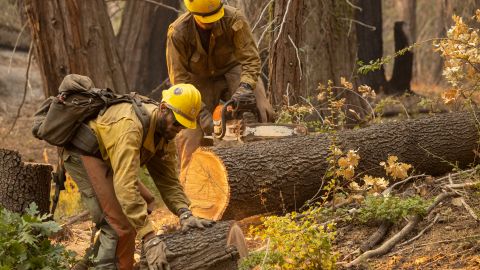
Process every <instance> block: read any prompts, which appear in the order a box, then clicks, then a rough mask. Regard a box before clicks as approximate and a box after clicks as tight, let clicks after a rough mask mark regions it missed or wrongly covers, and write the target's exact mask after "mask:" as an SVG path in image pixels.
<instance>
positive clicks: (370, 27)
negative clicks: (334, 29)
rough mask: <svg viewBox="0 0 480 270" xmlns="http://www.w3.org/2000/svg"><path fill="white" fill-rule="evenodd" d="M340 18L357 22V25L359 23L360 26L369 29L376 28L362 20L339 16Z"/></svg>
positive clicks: (373, 29)
mask: <svg viewBox="0 0 480 270" xmlns="http://www.w3.org/2000/svg"><path fill="white" fill-rule="evenodd" d="M340 20H345V21H349V22H354V23H357V24H359V25H361V26H363V27H366V28H368V29H370V30H372V31H375V30H377V28H376V27H375V26H372V25H368V24H366V23H363V22H361V21H357V20H354V19H351V18H340Z"/></svg>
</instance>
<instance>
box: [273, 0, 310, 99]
mask: <svg viewBox="0 0 480 270" xmlns="http://www.w3.org/2000/svg"><path fill="white" fill-rule="evenodd" d="M304 10H305V5H304V1H303V0H297V1H276V2H275V3H274V17H275V20H276V23H275V25H276V26H277V27H276V29H277V30H276V31H273V33H272V38H271V44H270V56H269V57H270V59H269V61H270V62H269V63H270V74H269V79H270V84H269V91H268V92H269V93H270V99H271V103H272V104H273V105H290V104H295V103H298V101H299V96H305V95H304V93H303V92H302V76H303V74H302V63H301V56H300V52H299V50H298V47H299V44H301V43H302V42H303V34H304V33H303V31H302V30H299V29H303V26H302V25H303V18H304V17H303V12H304Z"/></svg>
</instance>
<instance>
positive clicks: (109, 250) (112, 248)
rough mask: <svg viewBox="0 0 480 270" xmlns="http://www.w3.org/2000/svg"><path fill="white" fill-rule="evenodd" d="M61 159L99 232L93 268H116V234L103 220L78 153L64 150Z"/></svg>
mask: <svg viewBox="0 0 480 270" xmlns="http://www.w3.org/2000/svg"><path fill="white" fill-rule="evenodd" d="M63 159H64V165H65V169H66V170H67V172H68V174H69V175H70V176H71V177H72V178H73V180H74V181H75V183H76V184H77V186H78V189H79V191H80V194H81V198H82V201H83V203H84V204H85V206H86V207H87V209H88V211H89V212H90V215H91V216H92V221H93V222H94V223H95V224H96V225H97V228H98V230H99V232H100V233H99V235H98V238H97V241H98V243H96V244H97V245H98V249H97V250H96V252H95V251H94V254H93V264H94V265H95V269H117V265H116V256H115V254H116V248H117V242H118V235H117V233H116V231H115V230H114V229H113V228H112V227H111V226H110V224H108V223H107V222H106V221H105V217H104V214H103V211H102V209H101V207H100V204H99V202H98V200H97V198H96V196H95V192H94V189H93V187H92V184H91V183H90V181H89V177H88V175H87V171H86V169H85V167H84V165H83V163H82V160H81V157H80V155H79V154H76V153H72V152H68V151H64V154H63Z"/></svg>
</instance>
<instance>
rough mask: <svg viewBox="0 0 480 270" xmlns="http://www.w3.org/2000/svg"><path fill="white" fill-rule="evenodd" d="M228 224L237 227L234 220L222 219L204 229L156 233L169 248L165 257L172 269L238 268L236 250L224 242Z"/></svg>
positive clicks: (229, 227)
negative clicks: (222, 220)
mask: <svg viewBox="0 0 480 270" xmlns="http://www.w3.org/2000/svg"><path fill="white" fill-rule="evenodd" d="M232 226H237V228H238V225H236V223H235V222H232V221H224V222H217V223H216V224H215V225H213V226H212V227H211V228H206V229H204V230H200V229H196V230H189V231H187V232H186V233H181V232H177V233H173V234H164V235H160V236H159V237H160V238H161V239H162V240H163V241H164V242H165V244H166V245H167V248H168V250H169V251H170V252H171V254H167V259H168V262H169V264H170V267H171V268H172V270H235V269H238V266H237V262H238V259H239V258H240V256H239V252H238V250H237V248H236V247H235V245H228V244H227V242H228V238H229V235H230V233H231V229H232ZM241 237H242V240H243V235H242V236H241ZM243 241H244V240H243Z"/></svg>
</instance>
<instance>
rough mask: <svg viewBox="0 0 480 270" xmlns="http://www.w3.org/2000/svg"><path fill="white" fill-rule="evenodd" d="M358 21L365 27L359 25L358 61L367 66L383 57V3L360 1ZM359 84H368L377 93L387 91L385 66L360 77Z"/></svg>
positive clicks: (374, 0)
mask: <svg viewBox="0 0 480 270" xmlns="http://www.w3.org/2000/svg"><path fill="white" fill-rule="evenodd" d="M358 4H359V8H360V9H357V10H356V11H355V18H356V20H358V21H360V22H362V23H363V24H365V25H357V28H356V30H357V44H358V60H360V61H362V62H363V63H365V64H368V63H369V62H370V61H375V60H377V59H380V58H382V56H383V38H382V2H381V1H378V0H362V1H358ZM357 83H358V84H366V85H368V86H370V87H372V89H375V90H377V91H382V90H383V91H385V90H386V89H385V87H386V84H387V81H386V79H385V70H384V68H383V65H382V66H381V67H380V70H375V71H371V72H368V73H367V74H365V75H359V78H358V82H357Z"/></svg>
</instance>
